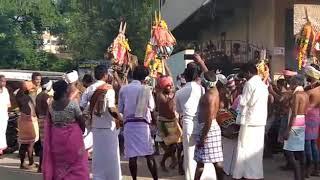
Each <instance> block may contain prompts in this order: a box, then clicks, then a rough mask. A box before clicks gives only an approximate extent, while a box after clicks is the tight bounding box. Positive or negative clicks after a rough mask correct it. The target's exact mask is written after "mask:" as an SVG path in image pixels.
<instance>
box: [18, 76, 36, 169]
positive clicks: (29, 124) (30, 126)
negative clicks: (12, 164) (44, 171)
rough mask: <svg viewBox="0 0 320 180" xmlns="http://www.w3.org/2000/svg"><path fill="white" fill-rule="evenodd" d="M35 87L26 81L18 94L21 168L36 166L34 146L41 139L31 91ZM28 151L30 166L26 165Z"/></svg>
mask: <svg viewBox="0 0 320 180" xmlns="http://www.w3.org/2000/svg"><path fill="white" fill-rule="evenodd" d="M33 89H34V85H33V83H32V82H30V81H25V82H23V83H22V87H21V88H20V90H19V91H18V93H17V95H16V100H17V104H18V107H19V110H20V117H19V119H18V129H19V131H18V141H19V143H20V149H19V156H20V161H21V164H20V168H21V169H29V168H33V167H34V166H36V165H35V164H34V160H33V147H34V143H35V142H37V141H38V140H39V125H38V120H37V115H36V112H35V103H34V101H33V100H32V98H31V96H30V91H32V90H33ZM26 153H27V154H28V159H29V166H26V165H25V163H24V160H25V156H26Z"/></svg>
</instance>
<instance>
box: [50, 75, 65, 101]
mask: <svg viewBox="0 0 320 180" xmlns="http://www.w3.org/2000/svg"><path fill="white" fill-rule="evenodd" d="M52 88H53V90H54V95H53V99H54V100H55V101H57V100H60V99H61V98H62V97H63V96H64V95H65V94H66V93H67V90H68V83H67V82H65V81H63V80H60V81H57V82H55V83H54V84H53V86H52Z"/></svg>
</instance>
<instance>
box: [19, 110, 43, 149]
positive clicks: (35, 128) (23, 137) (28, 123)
mask: <svg viewBox="0 0 320 180" xmlns="http://www.w3.org/2000/svg"><path fill="white" fill-rule="evenodd" d="M18 129H19V131H18V140H19V142H20V143H21V144H31V143H34V142H37V141H38V140H39V124H38V120H37V117H33V116H30V115H26V114H24V113H21V115H20V117H19V119H18Z"/></svg>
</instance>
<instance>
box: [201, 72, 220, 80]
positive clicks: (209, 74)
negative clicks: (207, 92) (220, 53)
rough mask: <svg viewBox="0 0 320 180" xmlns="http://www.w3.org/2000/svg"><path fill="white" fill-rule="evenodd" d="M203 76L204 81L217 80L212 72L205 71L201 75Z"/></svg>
mask: <svg viewBox="0 0 320 180" xmlns="http://www.w3.org/2000/svg"><path fill="white" fill-rule="evenodd" d="M203 76H204V78H205V79H206V80H208V81H211V82H215V81H216V80H217V76H216V73H215V72H214V71H207V72H205V73H204V74H203Z"/></svg>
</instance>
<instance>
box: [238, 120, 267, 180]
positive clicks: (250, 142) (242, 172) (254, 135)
mask: <svg viewBox="0 0 320 180" xmlns="http://www.w3.org/2000/svg"><path fill="white" fill-rule="evenodd" d="M264 131H265V126H244V125H241V128H240V132H239V138H238V147H237V155H236V162H235V168H234V171H233V178H234V179H241V178H246V179H263V148H264Z"/></svg>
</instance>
